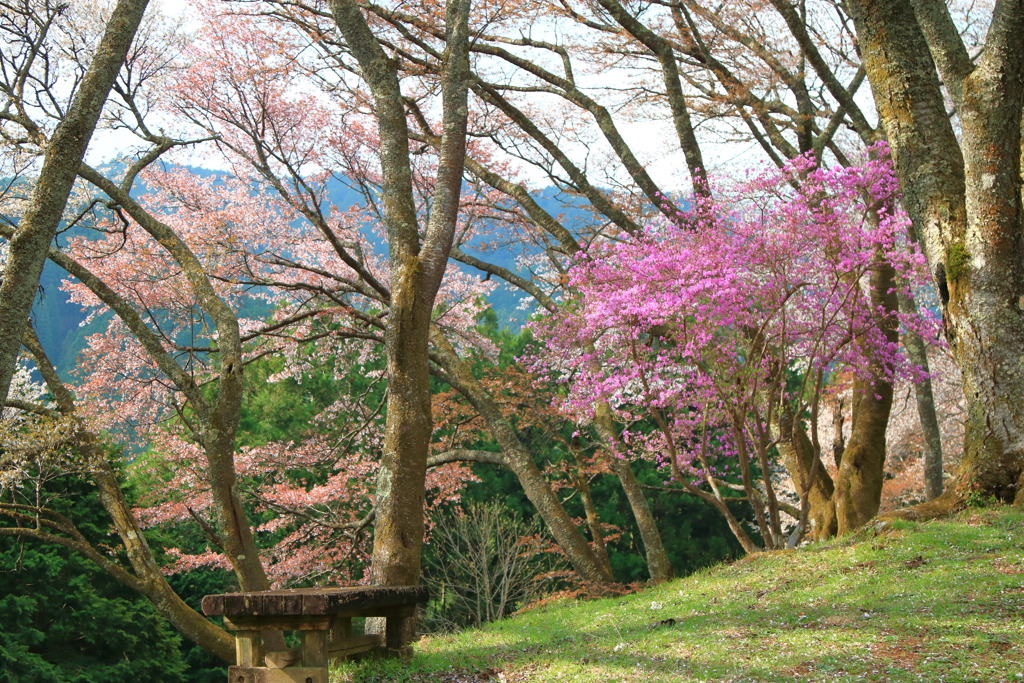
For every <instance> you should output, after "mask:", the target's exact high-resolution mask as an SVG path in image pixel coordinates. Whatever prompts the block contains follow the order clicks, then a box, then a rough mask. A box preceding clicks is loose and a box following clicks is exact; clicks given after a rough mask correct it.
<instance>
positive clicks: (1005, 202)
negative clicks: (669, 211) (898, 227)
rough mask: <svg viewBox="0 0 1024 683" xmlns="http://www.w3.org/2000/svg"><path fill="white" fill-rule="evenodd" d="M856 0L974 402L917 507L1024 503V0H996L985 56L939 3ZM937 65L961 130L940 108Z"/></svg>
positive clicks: (872, 73) (874, 77) (896, 151)
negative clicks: (944, 485)
mask: <svg viewBox="0 0 1024 683" xmlns="http://www.w3.org/2000/svg"><path fill="white" fill-rule="evenodd" d="M848 6H849V7H850V9H851V12H852V15H853V19H854V23H855V26H856V30H857V35H858V40H859V45H860V50H861V54H862V55H863V60H864V67H865V69H866V71H867V74H868V79H869V81H870V83H871V87H872V90H873V92H874V96H875V103H876V106H877V108H878V111H879V115H880V117H881V120H882V123H883V125H884V126H885V129H886V133H887V137H888V139H889V144H890V146H891V148H892V153H893V159H894V161H895V164H896V171H897V174H898V175H899V178H900V183H901V186H902V189H903V193H904V204H905V206H906V208H907V212H908V213H909V214H910V216H911V218H912V220H913V221H914V224H915V227H916V229H917V232H918V235H919V237H920V238H921V244H922V246H923V248H924V252H925V255H926V257H927V259H928V265H929V269H930V270H931V273H932V276H933V277H934V279H935V285H936V288H937V290H938V292H939V296H940V298H941V301H942V310H943V320H944V322H945V329H946V336H947V339H948V340H949V342H950V345H951V347H952V349H953V352H954V354H955V357H956V359H957V361H958V363H959V365H960V370H961V373H962V376H963V387H964V395H965V399H966V403H967V425H966V427H967V431H966V437H965V444H964V447H965V452H964V455H963V459H962V461H961V466H960V470H959V473H958V477H957V482H956V485H955V487H953V488H952V489H950V490H949V491H947V492H946V493H945V494H944V495H943V496H941V497H940V498H938V499H936V500H935V501H932V502H931V503H926V504H925V505H924V506H921V507H920V509H919V514H928V515H930V514H940V513H942V512H943V511H946V510H949V509H953V508H955V507H957V506H959V505H961V504H963V502H964V501H965V500H966V499H967V498H968V496H970V495H971V494H974V493H980V494H985V495H994V496H996V497H998V498H1000V499H1003V500H1007V501H1014V500H1015V502H1016V503H1017V504H1024V486H1022V484H1024V401H1021V400H1020V397H1021V396H1024V355H1022V353H1021V350H1022V349H1024V259H1022V258H1021V240H1022V239H1024V234H1022V233H1024V226H1022V215H1021V187H1020V186H1021V177H1020V168H1021V102H1022V96H1024V93H1022V90H1024V88H1022V83H1021V71H1022V60H1024V48H1022V45H1021V40H1020V36H1021V34H1022V33H1024V0H1000V1H999V2H997V3H996V5H995V9H994V11H993V17H992V23H991V25H990V28H989V33H988V37H987V40H986V47H985V52H984V53H983V55H982V56H981V57H980V59H979V60H978V62H977V65H975V64H974V63H973V62H972V61H971V59H970V57H969V55H968V54H967V51H966V49H964V46H963V43H962V42H961V40H960V38H959V35H958V34H957V31H956V27H955V25H954V24H953V22H952V20H951V19H950V17H949V14H948V11H947V10H946V8H945V4H944V3H939V2H937V0H915V1H914V2H912V3H911V2H904V1H902V0H871V1H869V0H851V2H850V3H849V5H848ZM915 11H916V13H915ZM929 50H930V51H929ZM940 74H941V78H942V82H943V83H944V84H945V85H946V87H947V89H948V91H949V94H950V95H951V97H952V99H953V102H954V104H955V106H956V107H957V110H958V114H959V117H960V122H961V127H962V136H961V139H962V142H961V141H958V140H957V136H956V134H955V133H954V130H953V127H952V125H951V123H950V121H949V118H948V116H947V114H946V108H945V103H944V101H943V94H942V91H941V89H940V85H939V77H940Z"/></svg>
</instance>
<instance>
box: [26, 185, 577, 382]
mask: <svg viewBox="0 0 1024 683" xmlns="http://www.w3.org/2000/svg"><path fill="white" fill-rule="evenodd" d="M111 168H112V169H113V170H114V172H115V173H116V172H117V171H116V167H111ZM190 170H191V171H193V172H194V173H197V174H199V175H202V176H204V177H209V176H213V175H216V172H215V171H209V170H206V169H190ZM145 191H146V188H145V187H144V186H142V187H139V188H137V189H136V190H135V191H134V192H133V194H135V195H141V194H144V193H145ZM328 196H329V200H330V201H331V203H333V204H334V205H336V206H338V207H339V208H340V209H342V210H345V209H348V208H349V207H351V206H352V205H354V204H359V203H361V202H362V200H363V198H362V195H361V194H360V193H359V192H357V191H356V190H354V189H352V188H351V187H349V186H347V185H346V184H345V183H343V182H341V181H340V180H336V181H334V182H333V184H332V186H331V187H330V189H329V194H328ZM536 198H537V200H538V203H539V204H540V205H541V206H542V207H543V208H544V209H545V210H547V211H548V212H550V213H551V214H552V215H554V216H556V217H557V216H559V215H561V217H562V220H563V222H566V223H576V222H578V221H584V220H587V219H588V218H589V211H587V209H586V208H585V205H584V204H583V203H582V202H581V201H580V200H578V199H577V200H574V201H573V200H571V199H570V200H566V199H564V198H563V197H561V196H560V195H559V193H558V192H557V190H555V189H554V188H548V189H545V190H543V191H542V192H538V193H537V194H536ZM88 234H89V233H88V231H87V230H85V229H82V228H78V227H76V228H72V229H71V230H69V231H68V232H67V233H64V234H62V235H60V236H59V237H58V239H59V240H60V241H61V242H64V241H65V240H67V239H68V238H70V237H77V236H83V235H84V236H88ZM369 238H370V240H371V241H372V242H373V243H374V244H375V246H377V247H378V248H380V249H381V250H382V251H383V250H384V249H385V248H386V247H385V245H384V241H383V240H382V239H381V238H380V237H378V236H375V235H370V236H369ZM480 242H481V240H478V241H477V242H476V244H473V243H470V244H469V245H467V246H466V247H465V248H466V250H467V251H471V252H476V255H477V256H479V257H480V258H481V259H484V260H487V261H490V262H492V263H495V264H497V265H500V266H502V267H504V268H509V269H511V270H518V271H519V272H520V273H521V274H523V275H528V273H527V272H526V271H523V270H520V269H518V268H517V265H516V258H517V256H519V255H521V254H522V253H523V250H522V249H520V250H519V253H516V252H515V251H513V250H511V249H499V250H494V251H488V252H480V251H479V250H477V249H476V248H475V247H479V246H480ZM461 267H463V268H466V266H461ZM482 276H483V275H482V274H481V277H482ZM67 277H68V276H67V274H66V273H65V272H64V271H63V270H62V269H61V268H59V267H58V266H56V265H54V264H53V263H51V262H49V261H48V262H47V263H46V265H45V266H44V268H43V274H42V277H41V278H40V283H39V284H40V287H39V293H38V295H37V297H36V303H35V306H34V307H33V313H32V317H33V323H34V325H35V328H36V332H37V334H38V335H39V338H40V342H41V343H42V345H43V348H44V349H45V350H46V352H47V354H48V355H49V356H50V358H51V359H52V360H53V362H54V364H55V365H56V366H57V369H58V370H59V371H60V373H61V376H62V377H64V378H65V379H66V380H72V381H73V380H74V377H73V376H72V370H73V369H74V365H75V360H76V358H77V356H78V354H79V353H81V351H82V350H83V349H84V348H85V346H86V337H88V336H89V335H90V334H95V333H97V332H100V331H101V330H102V329H103V328H104V326H105V324H106V319H107V318H106V316H103V317H101V318H99V319H97V320H94V321H92V322H91V323H90V324H89V325H85V326H83V325H82V323H83V321H84V320H85V319H86V315H87V311H84V310H82V308H81V307H80V306H78V305H77V304H72V303H71V302H69V301H68V296H67V294H66V293H65V292H63V291H61V289H60V286H61V282H62V281H63V280H65V279H67ZM522 299H523V295H522V293H521V292H520V291H519V290H517V289H514V288H512V287H510V286H508V285H506V284H504V283H502V284H501V285H499V286H498V287H497V288H496V289H495V291H494V292H493V293H492V294H491V296H490V297H489V302H490V304H491V306H492V307H493V308H494V310H495V313H496V314H497V316H498V321H499V324H501V325H502V326H508V327H513V328H518V327H519V326H520V325H522V324H523V323H524V322H525V320H526V318H527V317H528V315H529V314H530V313H531V312H532V310H533V305H532V303H531V304H530V305H529V306H528V307H527V308H526V309H525V310H522V309H520V308H519V306H520V302H521V301H522ZM267 313H269V309H268V308H266V307H265V304H262V302H257V301H254V302H253V307H252V309H251V310H246V311H244V314H245V315H247V316H252V317H255V316H259V315H266V314H267ZM108 315H109V314H108Z"/></svg>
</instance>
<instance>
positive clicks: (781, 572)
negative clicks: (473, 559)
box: [332, 508, 1024, 683]
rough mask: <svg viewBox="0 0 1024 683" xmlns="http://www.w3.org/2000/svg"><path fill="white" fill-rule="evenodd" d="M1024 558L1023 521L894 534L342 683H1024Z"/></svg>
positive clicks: (549, 613) (760, 559)
mask: <svg viewBox="0 0 1024 683" xmlns="http://www.w3.org/2000/svg"><path fill="white" fill-rule="evenodd" d="M1022 548H1024V514H1022V513H1021V512H1019V511H1016V510H1013V509H1009V508H990V509H984V510H972V511H969V512H966V513H963V514H961V515H960V516H958V517H956V518H953V519H948V520H939V521H934V522H928V523H912V522H899V523H892V524H887V525H885V526H884V527H882V528H879V527H874V528H871V529H867V530H864V531H862V532H860V533H858V534H856V535H854V536H853V537H852V538H849V539H843V540H840V541H832V542H829V543H826V544H820V545H814V546H809V547H806V548H803V549H800V550H797V551H786V552H775V553H764V554H760V555H756V556H751V557H748V558H744V559H743V560H741V561H739V562H736V563H733V564H731V565H722V566H719V567H715V568H711V569H708V570H704V571H701V572H698V573H697V574H694V575H693V576H690V577H688V578H685V579H680V580H677V581H672V582H669V583H666V584H662V585H659V586H653V587H651V588H649V589H647V590H645V591H643V592H640V593H635V594H632V595H627V596H625V597H621V598H614V599H602V600H594V601H590V602H562V603H556V604H552V605H549V606H546V607H544V608H541V609H537V610H533V611H528V612H526V613H523V614H520V615H518V616H515V617H513V618H511V619H506V620H504V621H502V622H498V623H494V624H489V625H487V626H485V627H484V628H482V629H479V630H470V631H463V632H461V633H457V634H452V635H448V636H434V637H429V638H425V639H423V640H422V641H420V642H419V643H418V644H417V649H416V650H417V651H416V655H415V657H414V658H413V659H412V660H411V661H409V662H397V661H375V662H362V663H351V664H346V665H344V666H343V667H341V668H340V669H338V670H336V671H334V673H333V675H332V680H334V681H336V682H341V681H352V682H353V683H356V682H359V683H369V682H371V681H452V682H456V681H458V682H462V681H486V680H490V681H567V682H575V683H597V682H599V681H602V682H603V681H680V682H684V681H685V682H689V683H693V682H696V681H706V682H710V681H729V682H730V683H739V682H741V681H751V682H765V683H767V682H772V681H851V682H852V681H893V682H894V683H900V682H904V681H905V682H908V683H909V682H916V681H933V682H935V683H938V682H940V681H941V682H943V683H955V682H957V681H964V682H966V681H985V682H988V681H993V682H997V681H1024V620H1022V617H1024V550H1022ZM1018 674H1021V675H1020V676H1018Z"/></svg>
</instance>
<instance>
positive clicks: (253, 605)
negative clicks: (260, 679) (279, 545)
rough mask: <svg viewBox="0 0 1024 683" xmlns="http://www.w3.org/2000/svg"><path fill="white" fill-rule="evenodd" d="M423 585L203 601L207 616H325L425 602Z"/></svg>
mask: <svg viewBox="0 0 1024 683" xmlns="http://www.w3.org/2000/svg"><path fill="white" fill-rule="evenodd" d="M427 598H428V593H427V588H426V586H353V587H350V588H298V589H294V590H279V591H259V592H256V593H223V594H220V595H207V596H206V597H204V598H203V614H205V615H206V616H208V617H214V616H225V617H235V616H238V617H277V616H282V617H283V616H327V615H335V614H342V613H348V614H351V613H356V612H360V611H376V610H380V609H387V608H390V607H402V606H406V605H415V604H417V603H423V602H426V601H427Z"/></svg>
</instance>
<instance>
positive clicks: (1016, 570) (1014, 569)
mask: <svg viewBox="0 0 1024 683" xmlns="http://www.w3.org/2000/svg"><path fill="white" fill-rule="evenodd" d="M992 564H993V565H994V566H995V568H996V571H999V572H1002V573H1003V574H1024V566H1021V565H1019V564H1017V563H1016V562H1007V561H1006V560H996V561H995V562H993V563H992Z"/></svg>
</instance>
